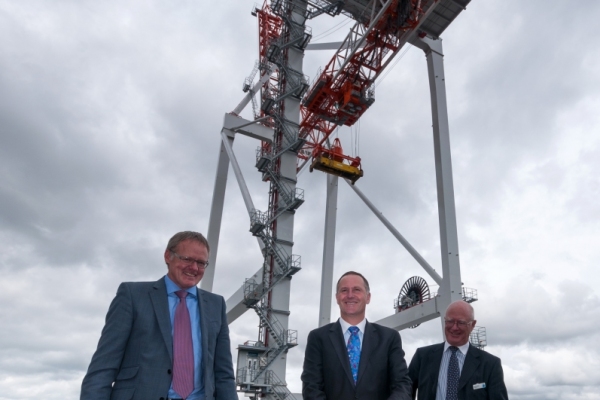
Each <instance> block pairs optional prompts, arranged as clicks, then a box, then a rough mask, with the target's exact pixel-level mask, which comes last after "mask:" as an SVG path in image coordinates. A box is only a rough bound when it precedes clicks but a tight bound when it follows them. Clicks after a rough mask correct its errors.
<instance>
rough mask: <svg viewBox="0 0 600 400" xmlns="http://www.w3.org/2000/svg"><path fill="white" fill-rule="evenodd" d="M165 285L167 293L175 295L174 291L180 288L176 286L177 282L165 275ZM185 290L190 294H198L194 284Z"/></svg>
mask: <svg viewBox="0 0 600 400" xmlns="http://www.w3.org/2000/svg"><path fill="white" fill-rule="evenodd" d="M165 285H166V286H167V295H173V296H176V294H175V292H176V291H178V290H181V288H180V287H179V286H177V284H176V283H175V282H173V281H172V280H171V278H169V277H168V276H167V275H165ZM186 292H188V293H189V294H190V295H191V296H194V297H196V296H198V288H197V287H196V286H192V287H191V288H189V289H186Z"/></svg>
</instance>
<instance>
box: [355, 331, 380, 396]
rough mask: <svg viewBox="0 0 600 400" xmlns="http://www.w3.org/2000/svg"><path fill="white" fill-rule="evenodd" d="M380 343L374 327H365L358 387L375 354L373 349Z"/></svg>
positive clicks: (357, 381)
mask: <svg viewBox="0 0 600 400" xmlns="http://www.w3.org/2000/svg"><path fill="white" fill-rule="evenodd" d="M378 342H379V337H378V335H377V330H376V329H375V328H374V327H373V325H371V324H369V322H368V321H367V324H366V325H365V332H364V335H363V340H362V348H361V349H360V362H359V364H358V378H357V380H356V385H357V386H358V384H359V382H360V380H361V379H362V377H363V375H364V374H365V371H366V369H367V365H369V358H370V357H371V355H372V354H373V348H374V347H375V343H378Z"/></svg>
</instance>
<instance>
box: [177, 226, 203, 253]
mask: <svg viewBox="0 0 600 400" xmlns="http://www.w3.org/2000/svg"><path fill="white" fill-rule="evenodd" d="M186 240H195V241H196V242H198V243H200V244H201V245H204V246H206V250H207V251H209V252H210V247H209V246H208V240H206V238H205V237H204V235H203V234H201V233H198V232H193V231H183V232H179V233H176V234H175V235H173V237H172V238H171V239H169V243H167V250H169V251H173V250H174V249H175V248H176V247H177V246H178V245H179V243H181V242H183V241H186Z"/></svg>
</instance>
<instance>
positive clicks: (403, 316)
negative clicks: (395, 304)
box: [375, 297, 445, 331]
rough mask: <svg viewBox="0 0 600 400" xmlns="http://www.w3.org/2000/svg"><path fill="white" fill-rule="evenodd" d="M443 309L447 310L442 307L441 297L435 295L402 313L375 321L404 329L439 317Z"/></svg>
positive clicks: (397, 328) (393, 327)
mask: <svg viewBox="0 0 600 400" xmlns="http://www.w3.org/2000/svg"><path fill="white" fill-rule="evenodd" d="M441 310H445V307H441V306H440V304H439V298H437V297H434V298H433V299H431V300H429V301H426V302H424V303H421V304H417V305H416V306H414V307H410V308H407V309H406V310H404V311H402V312H400V313H397V314H394V315H390V316H389V317H385V318H382V319H380V320H379V321H375V322H376V323H378V324H380V325H383V326H387V327H389V328H392V329H396V330H397V331H401V330H402V329H406V328H410V327H411V326H415V325H418V324H421V323H423V322H427V321H429V320H432V319H435V318H437V317H439V316H440V315H441V314H442V312H443V311H441Z"/></svg>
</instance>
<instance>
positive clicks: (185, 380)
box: [173, 290, 194, 399]
mask: <svg viewBox="0 0 600 400" xmlns="http://www.w3.org/2000/svg"><path fill="white" fill-rule="evenodd" d="M175 294H176V295H177V297H179V304H178V305H177V308H176V309H175V323H174V324H175V326H174V327H173V390H175V391H176V392H177V393H178V394H179V395H180V396H181V397H182V398H184V399H185V398H187V397H188V396H189V395H190V393H192V391H193V390H194V348H193V346H192V325H191V323H190V314H189V312H188V308H187V304H186V302H185V298H186V296H187V294H188V292H186V291H185V290H178V291H177V292H175Z"/></svg>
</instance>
